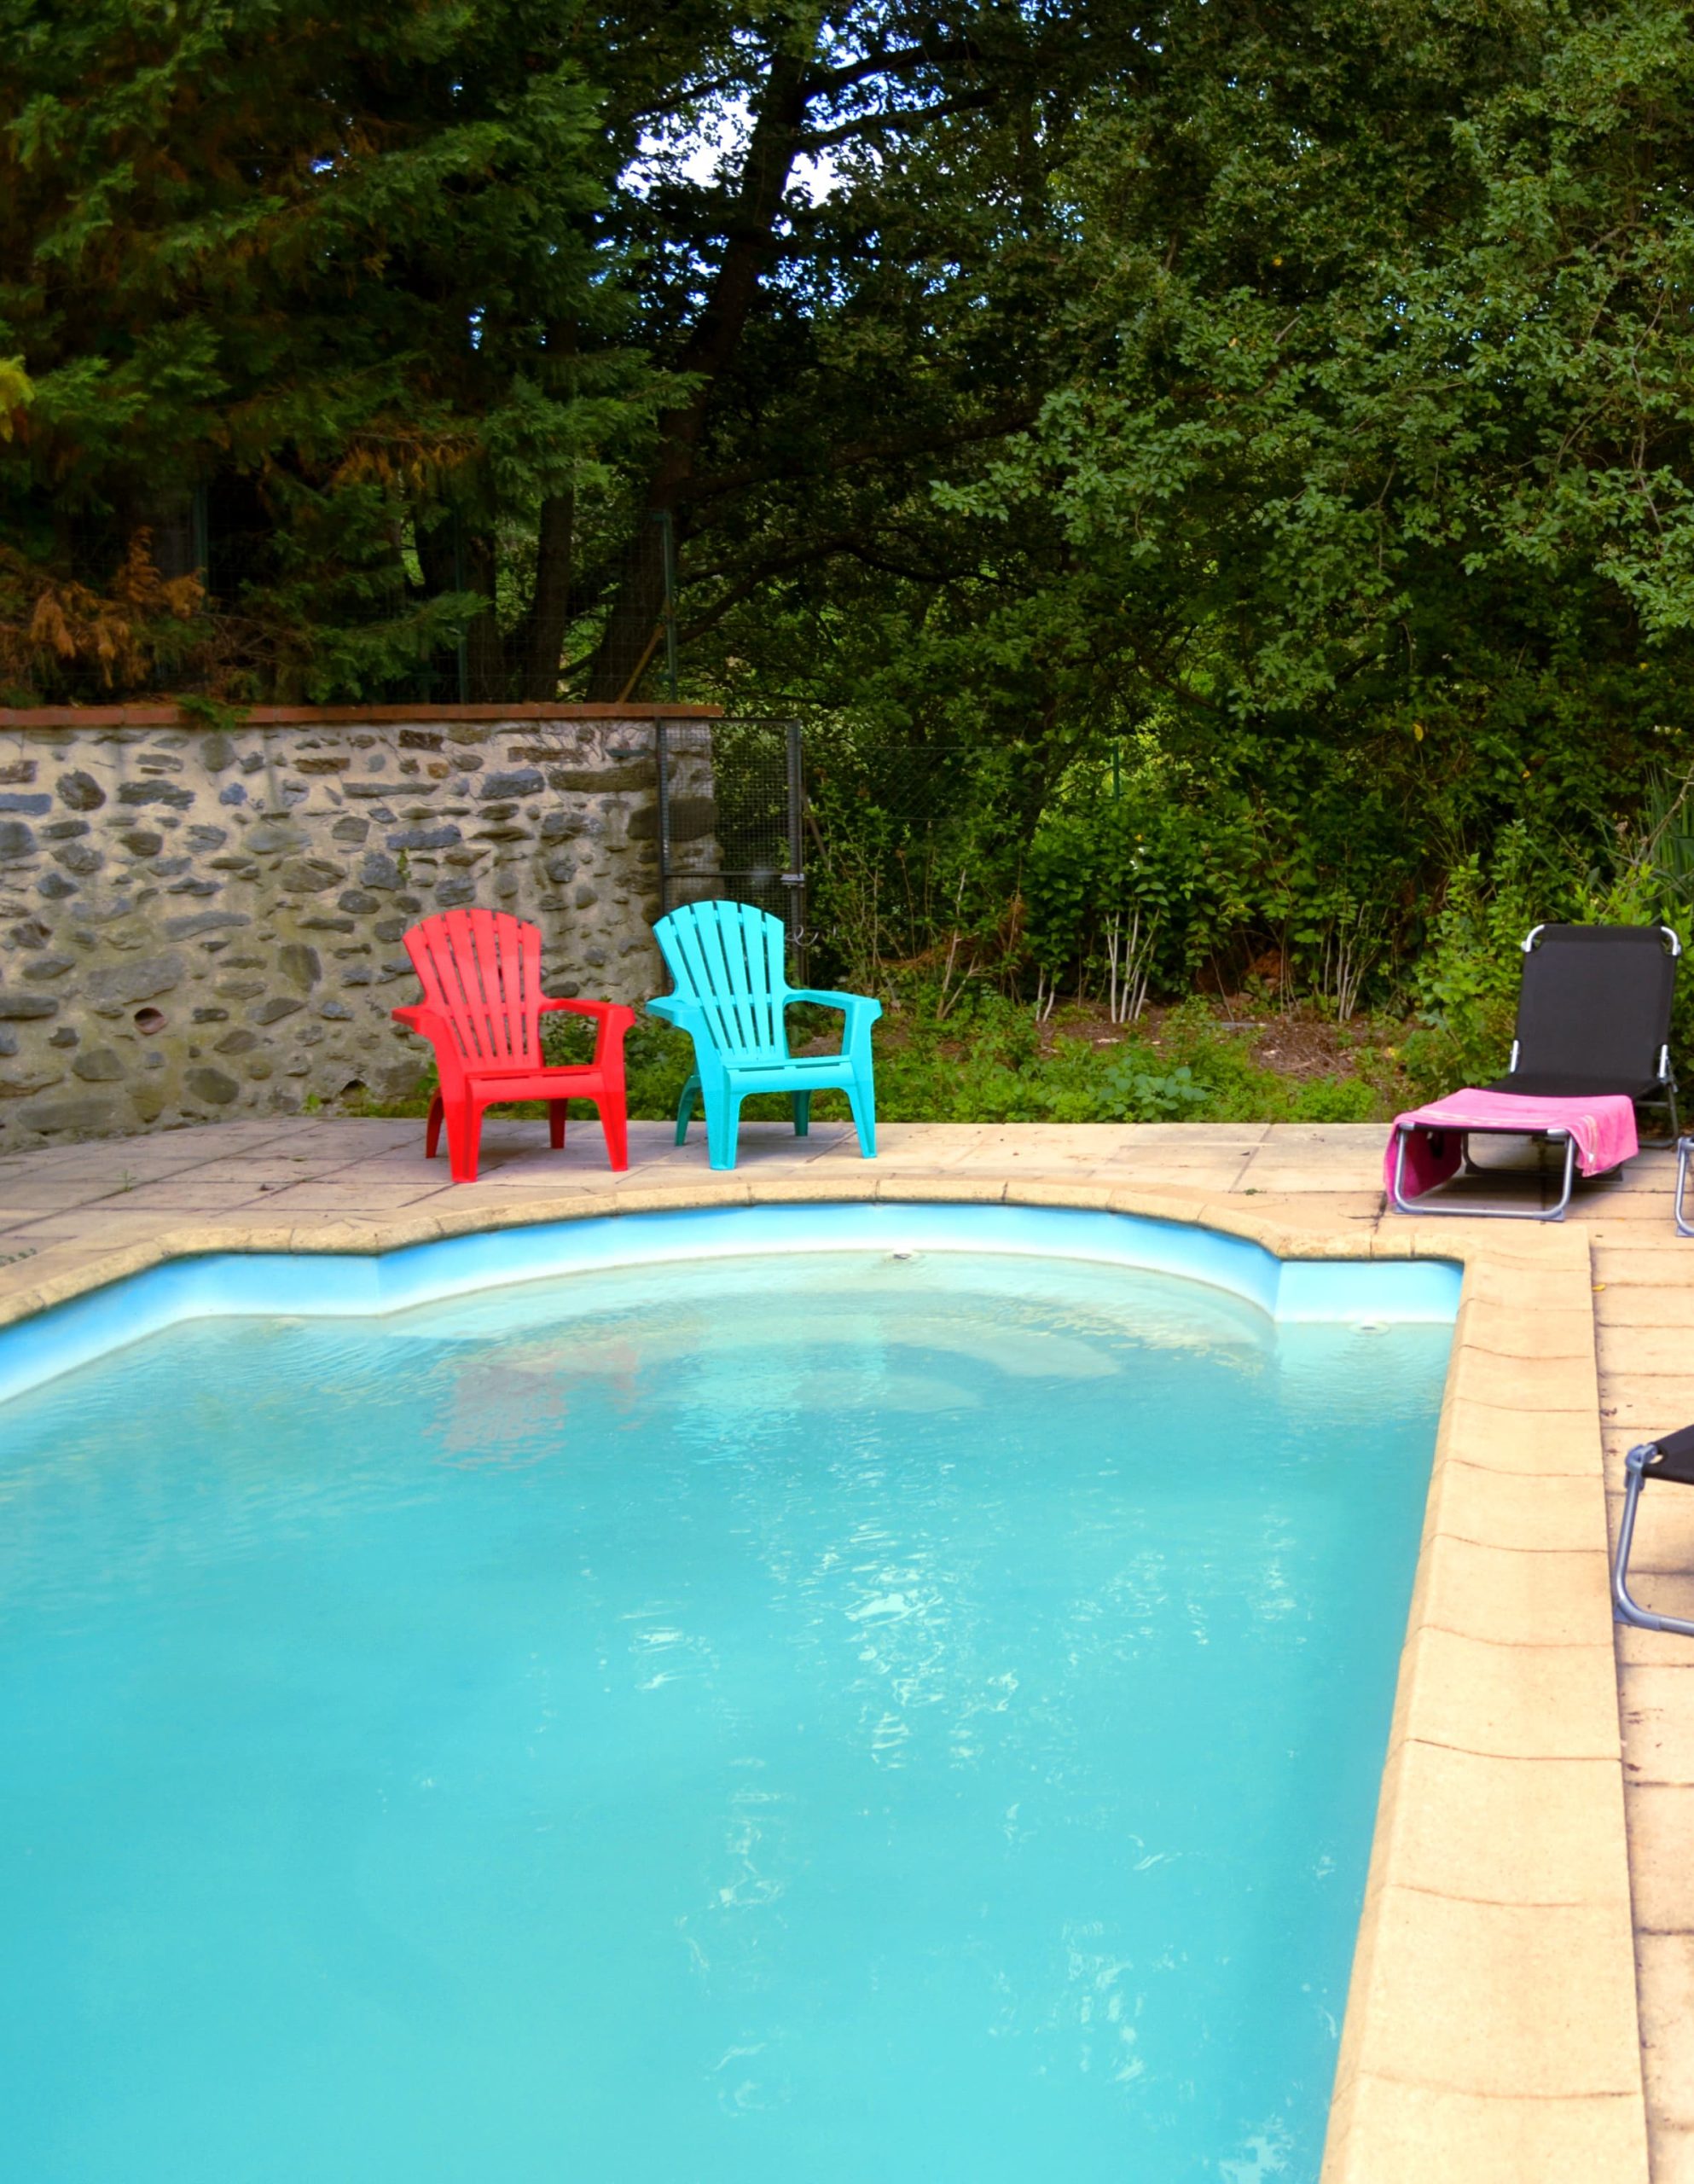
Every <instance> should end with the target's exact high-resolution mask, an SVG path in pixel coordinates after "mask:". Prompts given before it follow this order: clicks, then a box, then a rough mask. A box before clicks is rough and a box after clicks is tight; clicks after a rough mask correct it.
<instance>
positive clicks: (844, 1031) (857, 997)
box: [783, 986, 882, 1048]
mask: <svg viewBox="0 0 1694 2184" xmlns="http://www.w3.org/2000/svg"><path fill="white" fill-rule="evenodd" d="M791 1001H809V1002H812V1003H814V1004H815V1006H816V1007H817V1008H838V1009H840V1010H841V1011H842V1013H843V1014H844V1016H845V1017H846V1019H847V1021H846V1022H845V1024H844V1025H842V1027H841V1043H842V1045H843V1047H844V1048H845V1047H850V1046H851V1045H852V1044H853V1043H854V1041H855V1039H856V1038H859V1037H863V1036H864V1035H865V1034H867V1033H868V1031H869V1030H870V1028H871V1025H873V1024H874V1023H875V1021H876V1019H877V1018H878V1017H879V1016H880V1015H881V1014H882V1003H881V1002H879V1001H878V1000H877V999H876V997H875V996H874V995H872V994H867V993H831V992H828V991H827V990H825V989H824V988H823V987H821V986H797V987H792V988H791V989H790V990H789V991H788V993H787V994H786V996H785V997H784V1000H783V1006H784V1008H786V1007H787V1005H788V1003H789V1002H791Z"/></svg>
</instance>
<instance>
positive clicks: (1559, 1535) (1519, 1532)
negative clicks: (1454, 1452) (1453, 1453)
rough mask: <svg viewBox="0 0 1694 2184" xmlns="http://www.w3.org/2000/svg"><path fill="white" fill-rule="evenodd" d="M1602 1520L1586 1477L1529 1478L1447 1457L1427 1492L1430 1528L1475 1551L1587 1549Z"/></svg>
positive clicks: (1596, 1492)
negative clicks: (1476, 1548) (1467, 1543)
mask: <svg viewBox="0 0 1694 2184" xmlns="http://www.w3.org/2000/svg"><path fill="white" fill-rule="evenodd" d="M1603 1517H1604V1500H1603V1498H1602V1494H1601V1490H1600V1486H1599V1483H1598V1480H1597V1479H1595V1478H1592V1477H1583V1476H1580V1475H1571V1474H1561V1473H1555V1474H1554V1475H1553V1476H1552V1477H1551V1478H1532V1477H1528V1476H1526V1475H1525V1474H1524V1473H1523V1472H1506V1471H1489V1470H1487V1469H1485V1468H1484V1467H1482V1466H1481V1465H1479V1464H1471V1463H1465V1462H1463V1461H1459V1460H1457V1459H1455V1458H1453V1457H1448V1458H1447V1459H1446V1460H1445V1461H1442V1463H1441V1464H1439V1465H1438V1466H1437V1467H1436V1473H1435V1477H1434V1479H1433V1480H1432V1482H1431V1484H1430V1508H1429V1517H1428V1522H1429V1525H1430V1529H1431V1530H1432V1531H1439V1532H1443V1533H1447V1534H1449V1535H1450V1536H1453V1538H1455V1539H1459V1540H1468V1541H1471V1542H1474V1543H1475V1544H1476V1545H1477V1546H1479V1547H1502V1548H1526V1549H1531V1550H1534V1549H1546V1548H1553V1549H1563V1550H1566V1551H1569V1550H1571V1549H1581V1548H1587V1549H1592V1548H1594V1547H1595V1546H1597V1545H1598V1542H1599V1538H1600V1532H1599V1526H1600V1523H1601V1520H1602V1519H1603Z"/></svg>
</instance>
